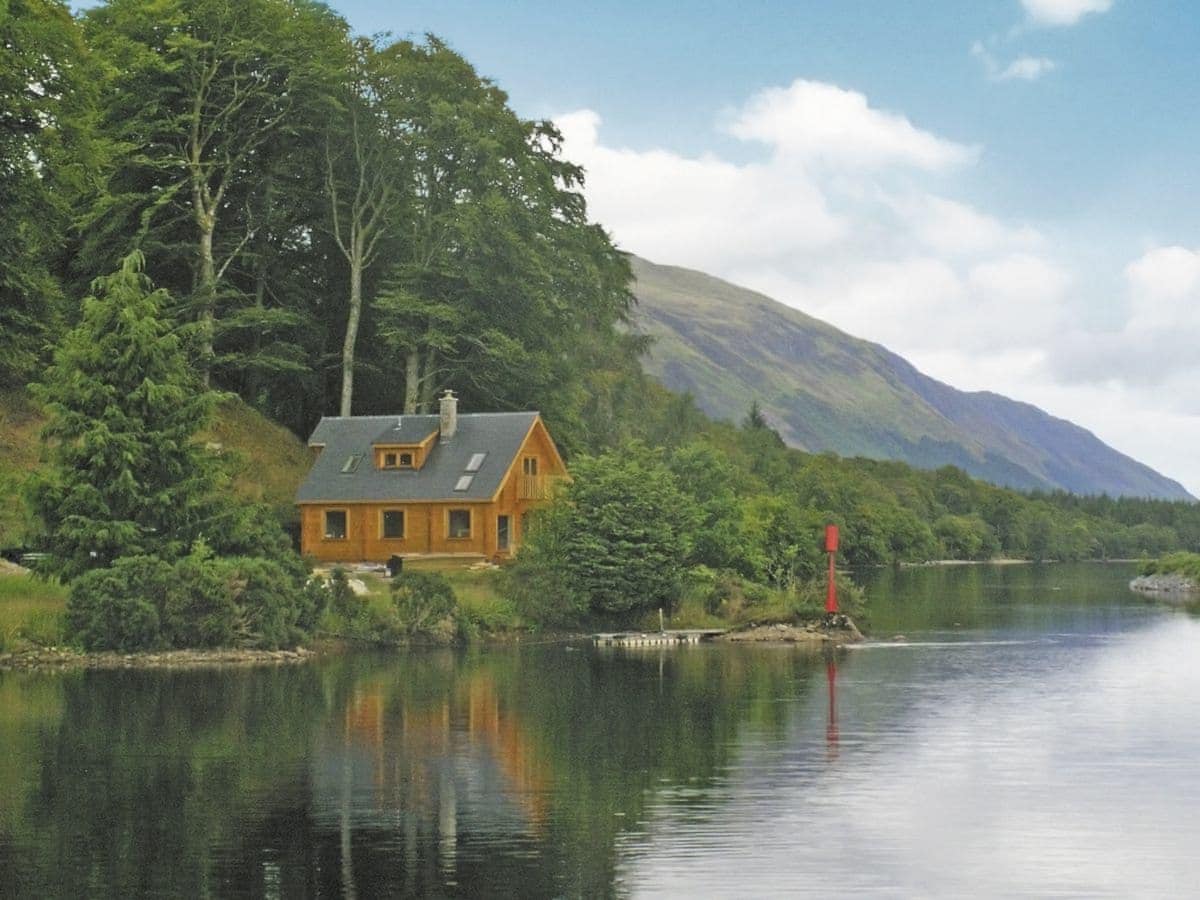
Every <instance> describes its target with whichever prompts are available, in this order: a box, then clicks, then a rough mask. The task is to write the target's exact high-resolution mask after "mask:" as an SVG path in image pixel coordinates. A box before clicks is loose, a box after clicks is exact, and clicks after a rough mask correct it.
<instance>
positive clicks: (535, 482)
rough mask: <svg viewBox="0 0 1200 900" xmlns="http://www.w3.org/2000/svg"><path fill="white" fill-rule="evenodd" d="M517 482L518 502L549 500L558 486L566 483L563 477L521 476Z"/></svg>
mask: <svg viewBox="0 0 1200 900" xmlns="http://www.w3.org/2000/svg"><path fill="white" fill-rule="evenodd" d="M518 477H519V478H520V481H518V482H517V499H518V500H549V499H550V498H551V497H553V496H554V492H555V490H557V489H558V485H559V484H560V483H561V482H563V481H566V479H565V478H563V477H562V476H561V475H520V476H518Z"/></svg>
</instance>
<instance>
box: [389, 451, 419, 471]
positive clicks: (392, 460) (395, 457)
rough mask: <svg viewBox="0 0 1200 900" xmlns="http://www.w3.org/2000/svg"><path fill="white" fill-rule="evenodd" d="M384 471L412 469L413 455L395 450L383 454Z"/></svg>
mask: <svg viewBox="0 0 1200 900" xmlns="http://www.w3.org/2000/svg"><path fill="white" fill-rule="evenodd" d="M382 459H383V465H382V468H384V469H411V468H412V467H413V455H412V454H411V453H398V452H397V451H395V450H388V451H385V452H384V454H383V457H382Z"/></svg>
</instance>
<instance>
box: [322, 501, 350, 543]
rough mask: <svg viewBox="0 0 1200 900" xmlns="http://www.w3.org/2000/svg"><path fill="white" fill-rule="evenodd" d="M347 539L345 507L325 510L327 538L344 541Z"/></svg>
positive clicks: (328, 539)
mask: <svg viewBox="0 0 1200 900" xmlns="http://www.w3.org/2000/svg"><path fill="white" fill-rule="evenodd" d="M345 539H346V511H345V510H344V509H327V510H325V540H327V541H344V540H345Z"/></svg>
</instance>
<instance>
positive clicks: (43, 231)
mask: <svg viewBox="0 0 1200 900" xmlns="http://www.w3.org/2000/svg"><path fill="white" fill-rule="evenodd" d="M0 48H3V63H2V64H0V210H3V215H2V216H0V385H5V384H12V383H19V382H20V381H21V380H23V379H24V378H25V377H26V376H28V375H29V374H30V373H32V372H33V371H34V370H35V368H36V365H37V364H38V363H39V362H40V361H42V360H43V359H44V357H45V351H46V347H47V344H48V343H49V339H50V336H51V335H52V334H53V332H54V329H55V327H56V326H57V325H58V324H59V323H60V321H61V318H62V313H63V306H64V303H63V292H62V288H61V285H60V283H59V281H58V280H57V279H56V277H55V272H54V264H55V262H56V261H57V257H58V255H59V254H60V253H61V252H62V248H63V243H64V235H65V233H66V232H68V231H69V228H70V217H71V209H70V203H71V200H72V198H73V193H74V192H73V183H74V180H75V179H76V178H77V175H78V172H79V170H80V169H81V168H82V167H84V166H86V165H87V164H88V162H89V154H88V149H87V146H86V142H85V141H84V140H82V137H81V133H80V124H81V120H82V119H83V118H84V117H85V114H86V113H85V110H86V107H87V104H88V100H89V96H88V84H89V79H88V77H87V74H86V72H87V68H88V54H87V51H86V49H85V47H84V45H83V41H82V39H81V36H80V33H79V29H78V26H77V25H76V23H75V21H74V20H73V19H72V18H71V14H70V11H69V10H68V8H67V6H66V4H65V3H61V2H58V0H6V2H5V3H3V4H2V5H0Z"/></svg>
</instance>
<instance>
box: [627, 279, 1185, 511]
mask: <svg viewBox="0 0 1200 900" xmlns="http://www.w3.org/2000/svg"><path fill="white" fill-rule="evenodd" d="M633 270H634V274H635V275H636V277H637V282H636V284H635V285H634V293H635V294H636V295H637V298H638V301H639V303H638V309H637V324H638V327H639V328H640V330H642V331H644V332H645V333H647V334H650V335H652V336H653V337H654V338H655V339H656V340H655V344H654V347H653V348H652V350H651V352H650V355H649V358H648V359H647V361H646V368H647V370H648V371H649V372H650V374H651V375H652V376H654V377H655V378H656V379H658V380H659V381H660V382H662V383H663V384H664V385H666V386H667V387H669V388H671V389H672V390H676V391H690V392H691V393H692V394H693V395H694V396H695V398H696V402H697V403H698V404H699V406H700V407H701V408H702V409H704V410H705V411H706V412H707V413H709V414H710V415H712V416H715V417H716V418H720V419H727V420H740V419H741V418H742V417H743V416H744V415H745V414H746V411H747V409H748V408H749V407H750V404H751V402H752V401H754V400H757V401H758V402H759V404H760V405H761V406H762V407H763V409H764V411H765V412H766V414H767V417H768V419H769V420H770V421H771V424H772V425H773V426H774V427H775V428H776V429H777V430H778V431H779V433H780V434H781V435H782V436H783V438H784V440H786V441H787V442H788V443H789V444H791V445H792V446H794V447H799V448H801V449H804V450H809V451H812V452H820V451H824V450H832V451H834V452H835V453H838V454H840V455H843V456H866V457H872V458H876V459H898V460H903V461H904V462H907V463H910V464H912V465H915V466H919V467H921V468H937V467H939V466H943V465H955V466H959V467H960V468H962V469H964V470H966V471H967V472H969V473H971V474H972V475H975V476H976V477H979V478H983V479H985V480H987V481H991V482H993V483H995V484H1000V485H1004V486H1007V487H1013V488H1018V489H1021V490H1033V489H1043V490H1051V489H1062V490H1066V491H1071V492H1072V493H1076V494H1103V493H1106V494H1110V495H1113V496H1132V497H1155V498H1161V499H1170V500H1190V499H1194V498H1193V497H1192V496H1191V495H1190V494H1189V493H1188V492H1187V491H1186V490H1185V489H1184V487H1183V485H1181V484H1180V483H1179V482H1177V481H1173V480H1172V479H1170V478H1167V477H1166V476H1164V475H1160V474H1159V473H1158V472H1156V471H1154V470H1153V469H1151V468H1150V467H1149V466H1146V465H1143V464H1142V463H1140V462H1138V461H1137V460H1135V459H1132V458H1130V457H1128V456H1126V455H1125V454H1123V453H1119V452H1118V451H1116V450H1114V449H1113V448H1111V447H1109V446H1108V445H1107V444H1105V443H1104V442H1103V441H1101V440H1100V439H1099V438H1097V437H1096V436H1095V435H1094V434H1092V433H1091V432H1090V431H1087V430H1086V429H1083V428H1080V427H1079V426H1078V425H1074V424H1072V423H1070V422H1068V421H1066V420H1064V419H1058V418H1055V417H1054V416H1051V415H1049V414H1047V413H1045V412H1043V411H1042V410H1040V409H1038V408H1037V407H1036V406H1031V405H1030V404H1028V403H1020V402H1017V401H1015V400H1010V399H1008V398H1007V397H1002V396H1000V395H999V394H993V393H990V392H987V391H980V392H965V391H959V390H956V389H955V388H952V387H950V386H949V385H946V384H943V383H942V382H940V381H936V380H934V379H932V378H930V377H929V376H927V375H924V374H922V373H921V372H919V371H917V369H916V368H914V367H913V366H912V365H911V364H910V363H909V362H907V361H906V360H905V359H903V358H902V357H900V356H898V355H897V354H895V353H892V352H891V351H890V350H887V349H886V348H884V347H881V346H879V345H878V344H872V343H870V342H869V341H864V340H860V339H858V338H855V337H851V336H850V335H848V334H846V333H844V332H842V331H839V330H838V329H836V328H834V327H833V326H831V325H828V324H826V323H825V322H821V321H820V320H818V319H814V318H812V317H811V316H808V315H805V314H804V313H802V312H800V311H799V310H796V309H793V308H791V307H789V306H786V305H784V304H782V303H779V302H777V301H775V300H772V299H771V298H770V297H767V296H765V295H763V294H759V293H756V292H754V291H750V290H747V289H745V288H741V287H737V286H736V285H733V284H730V283H729V282H727V281H722V280H721V279H719V278H714V277H713V276H711V275H705V274H704V273H703V272H697V271H695V270H692V269H684V268H679V267H675V266H663V265H657V264H655V263H651V262H648V261H646V260H644V259H640V258H638V257H634V258H633Z"/></svg>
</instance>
